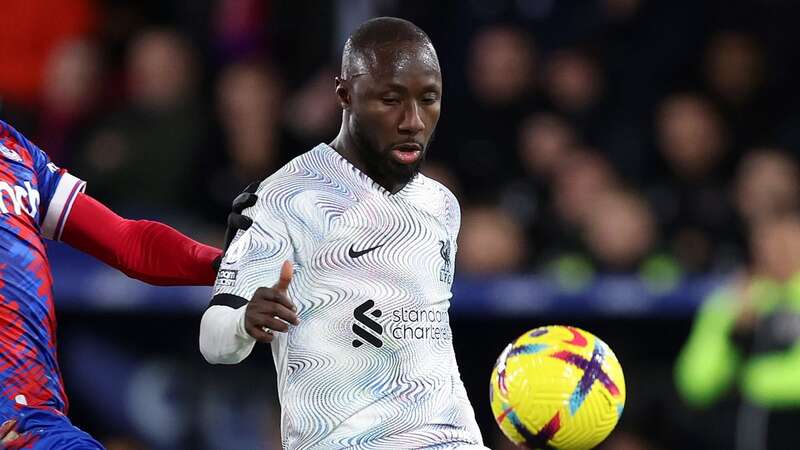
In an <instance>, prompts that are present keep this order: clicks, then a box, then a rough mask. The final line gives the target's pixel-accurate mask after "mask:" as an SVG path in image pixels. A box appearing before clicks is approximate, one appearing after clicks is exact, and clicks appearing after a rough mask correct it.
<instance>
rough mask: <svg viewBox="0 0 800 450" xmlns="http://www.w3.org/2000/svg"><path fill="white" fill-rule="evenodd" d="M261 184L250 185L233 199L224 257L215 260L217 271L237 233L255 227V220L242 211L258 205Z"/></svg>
mask: <svg viewBox="0 0 800 450" xmlns="http://www.w3.org/2000/svg"><path fill="white" fill-rule="evenodd" d="M260 184H261V183H260V182H258V181H254V182H252V183H250V184H248V185H247V187H246V188H244V191H242V193H241V194H239V195H237V196H236V198H235V199H233V203H231V212H230V214H228V222H227V226H226V227H225V238H224V239H223V242H222V244H223V245H222V255H220V256H219V257H217V258H216V259H214V262H213V264H214V270H215V271H219V266H220V264H222V257H223V256H224V255H225V252H226V251H228V247H230V245H231V241H233V238H234V237H236V233H237V232H238V231H239V230H247V229H248V228H250V226H252V225H253V219H251V218H250V217H247V216H245V215H243V214H242V211H244V209H245V208H249V207H251V206H253V205H255V204H256V201H258V196H257V195H256V194H255V192H256V191H257V190H258V186H259V185H260Z"/></svg>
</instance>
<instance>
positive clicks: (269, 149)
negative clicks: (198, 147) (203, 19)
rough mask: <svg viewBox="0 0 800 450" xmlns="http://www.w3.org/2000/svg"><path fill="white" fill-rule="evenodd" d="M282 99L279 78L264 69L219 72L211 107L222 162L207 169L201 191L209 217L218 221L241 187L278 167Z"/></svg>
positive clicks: (243, 67)
mask: <svg viewBox="0 0 800 450" xmlns="http://www.w3.org/2000/svg"><path fill="white" fill-rule="evenodd" d="M282 96H283V87H282V82H281V80H280V77H279V76H278V74H277V73H276V72H275V70H274V69H273V68H271V67H269V66H267V65H264V64H259V63H250V62H248V63H237V64H233V65H230V66H228V67H226V68H225V69H224V71H223V72H222V75H221V76H220V79H219V82H218V84H217V103H218V112H219V117H220V124H221V125H222V128H221V132H222V135H223V136H222V148H223V149H224V150H225V154H224V155H221V156H222V157H223V158H222V159H223V160H224V161H225V163H223V164H214V165H211V166H210V167H208V169H207V170H208V172H210V173H209V177H208V179H207V180H205V182H204V183H203V188H204V189H205V190H206V198H207V199H209V200H211V203H212V204H213V205H206V208H207V209H209V213H210V214H209V216H210V217H209V218H212V217H216V218H217V219H218V220H221V219H224V217H225V216H226V211H227V210H228V208H229V205H230V202H231V200H232V199H233V198H234V197H236V195H238V194H239V192H241V191H242V189H244V187H245V186H247V184H249V183H251V182H253V181H261V180H263V179H264V178H266V177H268V176H269V175H270V174H271V173H272V171H273V170H275V169H276V168H277V167H279V166H280V163H281V162H282V159H281V157H282V154H281V150H282V149H281V148H280V147H281V141H280V139H281V136H280V129H279V125H280V123H279V122H280V113H281V110H280V108H281V99H282ZM219 159H220V158H214V159H213V160H214V161H217V160H219Z"/></svg>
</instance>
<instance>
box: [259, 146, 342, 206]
mask: <svg viewBox="0 0 800 450" xmlns="http://www.w3.org/2000/svg"><path fill="white" fill-rule="evenodd" d="M328 153H329V152H326V151H325V149H324V148H323V145H318V146H316V147H314V148H313V149H311V150H309V151H307V152H305V153H303V154H301V155H299V156H297V157H296V158H294V159H292V160H291V161H289V163H287V164H286V165H285V166H283V167H281V168H280V169H278V170H277V171H276V172H275V173H273V174H272V175H270V176H269V177H267V178H266V179H265V180H264V181H262V182H261V184H260V185H259V187H258V190H257V191H256V195H257V196H258V198H259V203H260V204H262V206H263V207H265V208H271V209H274V208H276V207H277V208H279V209H280V208H288V207H289V205H291V204H296V203H297V202H298V201H302V199H304V198H307V197H309V196H308V195H306V194H308V193H310V192H314V191H319V190H330V189H332V188H333V187H332V186H333V183H332V182H331V179H330V178H331V172H332V169H331V164H332V163H334V161H331V158H330V155H328Z"/></svg>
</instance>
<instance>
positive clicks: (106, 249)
mask: <svg viewBox="0 0 800 450" xmlns="http://www.w3.org/2000/svg"><path fill="white" fill-rule="evenodd" d="M62 240H63V241H64V242H66V243H68V244H70V245H71V246H73V247H75V248H77V249H79V250H81V251H83V252H86V253H88V254H90V255H92V256H94V257H95V258H97V259H99V260H101V261H103V262H105V263H106V264H108V265H110V266H112V267H115V268H117V269H119V270H120V271H122V272H123V273H125V274H126V275H128V276H130V277H132V278H136V279H138V280H142V281H144V282H147V283H150V284H156V285H164V286H168V285H199V286H210V285H212V284H214V279H215V277H216V272H215V271H214V267H213V262H214V260H215V259H216V258H217V257H218V256H219V255H220V254H221V251H220V250H218V249H216V248H214V247H210V246H207V245H204V244H201V243H199V242H196V241H194V240H192V239H190V238H188V237H187V236H185V235H183V234H181V233H180V232H178V231H177V230H175V229H173V228H171V227H169V226H167V225H164V224H162V223H158V222H152V221H148V220H127V219H123V218H122V217H120V216H118V215H117V214H115V213H114V212H112V211H111V210H110V209H108V208H106V207H105V206H103V205H102V204H101V203H99V202H98V201H96V200H94V199H93V198H91V197H89V196H87V195H84V194H80V195H79V196H78V198H77V199H76V200H75V204H74V205H73V207H72V211H71V212H70V214H69V217H68V218H67V223H66V225H65V227H64V233H63V235H62Z"/></svg>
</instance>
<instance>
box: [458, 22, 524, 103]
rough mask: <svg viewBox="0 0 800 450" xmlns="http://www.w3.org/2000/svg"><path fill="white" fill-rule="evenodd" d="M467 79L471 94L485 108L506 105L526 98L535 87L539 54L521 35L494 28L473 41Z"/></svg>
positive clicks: (516, 32)
mask: <svg viewBox="0 0 800 450" xmlns="http://www.w3.org/2000/svg"><path fill="white" fill-rule="evenodd" d="M470 50H471V52H470V61H469V69H468V76H469V78H470V85H471V87H472V91H473V92H472V93H473V95H474V96H475V97H476V99H477V100H478V101H480V102H481V103H483V104H486V105H507V104H510V103H513V102H515V101H518V100H519V99H520V98H521V97H525V96H526V95H527V94H528V92H529V91H530V89H531V88H532V87H533V85H534V82H535V79H534V75H535V73H536V53H535V50H534V47H533V43H532V42H531V41H530V39H529V38H528V37H527V36H526V35H525V34H524V33H523V32H522V31H521V30H518V29H515V28H510V27H503V26H497V27H491V28H487V29H485V30H483V31H481V32H479V33H478V34H477V35H475V37H474V38H473V40H472V44H471V49H470Z"/></svg>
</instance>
